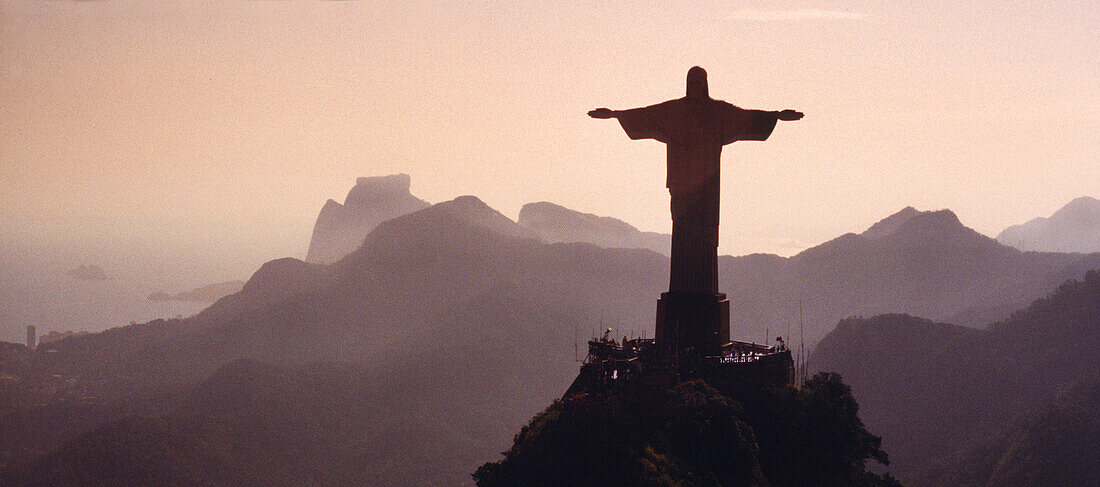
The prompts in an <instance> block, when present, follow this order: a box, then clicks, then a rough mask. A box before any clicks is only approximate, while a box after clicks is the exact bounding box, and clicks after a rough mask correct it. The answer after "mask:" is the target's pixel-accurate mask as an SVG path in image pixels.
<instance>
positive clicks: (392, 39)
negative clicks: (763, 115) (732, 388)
mask: <svg viewBox="0 0 1100 487" xmlns="http://www.w3.org/2000/svg"><path fill="white" fill-rule="evenodd" d="M527 3H528V2H433V3H416V2H384V1H378V2H349V1H345V2H269V1H257V2H232V1H218V2H211V3H192V2H148V3H135V4H131V3H115V2H52V1H34V2H2V3H0V195H2V197H0V220H2V221H3V223H2V230H0V236H2V237H3V238H5V239H14V240H15V241H20V242H26V241H33V242H38V243H44V244H48V245H53V246H57V247H59V248H66V247H71V248H72V249H73V251H74V252H86V253H87V252H91V253H92V255H94V251H92V250H89V249H96V248H103V249H106V248H139V247H142V248H144V247H154V248H156V247H165V248H167V249H170V250H171V251H173V252H177V253H179V254H181V255H183V254H191V255H192V258H193V261H192V262H191V263H190V265H196V266H201V265H211V264H210V262H212V261H218V262H222V261H232V262H233V265H232V266H229V267H226V265H223V264H218V265H220V266H221V267H219V269H220V270H219V271H218V272H221V273H222V274H233V273H237V272H240V273H244V274H243V275H236V276H232V275H226V276H224V277H226V278H231V277H241V278H243V277H247V274H246V273H247V272H251V270H254V269H255V268H256V266H258V265H259V263H261V262H263V261H265V260H269V259H271V258H275V257H281V256H288V255H289V256H295V257H304V255H305V251H306V248H307V246H308V242H309V236H310V232H311V229H312V225H313V221H314V218H315V217H316V214H317V212H318V211H319V209H320V208H321V205H322V204H323V203H324V201H325V200H326V199H329V198H333V199H337V200H341V201H342V199H343V197H344V195H345V194H346V193H347V190H348V189H349V188H350V187H351V185H353V184H354V180H355V178H356V177H357V176H371V175H384V174H391V173H395V172H405V173H409V174H410V175H412V181H413V186H412V190H413V193H414V194H415V195H417V196H419V197H421V198H424V199H427V200H429V201H432V202H439V201H444V200H448V199H451V198H453V197H455V196H459V195H464V194H473V195H476V196H478V197H480V198H481V199H483V200H485V201H486V202H487V203H488V204H489V205H490V206H492V207H494V208H497V209H498V210H500V211H501V212H503V213H504V214H505V215H508V216H509V217H511V218H515V217H516V215H517V214H518V211H519V208H520V206H522V205H523V204H524V203H527V202H531V201H539V200H548V201H553V202H556V203H560V204H563V205H565V206H568V207H571V208H575V209H578V210H582V211H586V212H592V213H597V214H601V215H608V216H615V217H618V218H621V219H623V220H626V221H628V222H629V223H632V224H634V225H636V226H638V227H640V228H642V229H644V230H657V231H668V230H669V228H670V227H671V223H670V220H669V212H668V195H667V192H666V190H665V188H664V150H663V146H661V145H660V144H659V143H657V142H654V141H631V140H629V139H628V138H627V137H626V135H625V134H624V133H623V132H622V129H621V128H619V127H618V124H617V123H615V122H614V121H608V120H593V119H589V118H588V117H587V116H585V112H586V111H588V110H589V109H592V108H596V107H601V106H607V107H611V108H630V107H635V106H642V105H648V104H652V103H656V102H660V101H664V100H666V99H670V98H676V97H680V96H682V95H683V90H684V76H685V74H686V72H687V70H688V68H690V67H691V66H693V65H700V66H703V67H704V68H706V69H707V71H708V72H709V79H710V92H711V95H712V96H713V97H715V98H721V99H724V100H727V101H729V102H731V103H733V104H735V105H739V106H742V107H745V108H763V109H783V108H795V109H799V110H801V111H803V112H805V113H806V118H805V119H803V120H802V121H799V122H786V123H783V122H781V125H780V126H779V127H777V129H776V131H775V133H774V134H773V135H772V137H771V138H770V139H769V140H768V141H767V142H763V143H760V142H744V143H736V144H733V145H731V146H728V147H726V149H725V151H724V154H723V164H724V170H723V172H722V175H723V180H722V185H723V197H722V211H723V213H722V234H721V251H722V252H723V253H730V254H735V255H736V254H744V253H750V252H775V253H780V254H783V255H789V254H791V253H793V252H796V251H797V250H800V249H801V248H804V247H806V246H810V245H815V244H818V243H820V242H822V241H824V240H827V239H830V238H833V237H835V236H838V235H840V234H842V233H844V232H849V231H860V230H862V229H863V228H865V227H866V226H868V225H870V224H871V223H873V222H874V221H876V220H878V219H881V218H883V217H885V216H887V215H888V214H890V213H893V212H894V211H897V210H899V209H901V208H902V207H904V206H907V205H912V206H915V207H917V208H918V209H940V208H950V209H952V210H954V211H955V212H956V213H957V214H958V215H959V217H960V218H961V219H962V221H963V222H964V223H966V224H968V225H970V226H972V227H974V228H975V229H977V230H979V231H981V232H983V233H985V234H987V235H991V236H992V235H996V234H997V233H998V232H999V231H1000V230H1001V229H1003V228H1004V227H1005V226H1007V225H1010V224H1015V223H1021V222H1023V221H1026V220H1028V219H1030V218H1032V217H1035V216H1045V215H1049V214H1050V213H1052V212H1053V211H1055V210H1056V209H1057V208H1059V207H1060V206H1062V205H1063V204H1065V203H1066V202H1068V201H1069V200H1070V199H1073V198H1075V197H1078V196H1082V195H1091V196H1097V197H1100V151H1098V145H1097V139H1098V137H1097V135H1098V134H1100V81H1098V80H1100V56H1097V53H1098V52H1100V36H1098V35H1097V33H1098V32H1100V2H1046V1H1034V2H1008V1H1005V2H986V1H978V2H959V1H942V2H941V1H929V2H760V3H747V2H679V1H677V2H667V3H656V2H653V3H650V2H546V3H543V4H541V5H538V6H531V5H523V6H516V5H517V4H521V5H522V4H527ZM531 3H533V2H531Z"/></svg>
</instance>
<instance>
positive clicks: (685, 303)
mask: <svg viewBox="0 0 1100 487" xmlns="http://www.w3.org/2000/svg"><path fill="white" fill-rule="evenodd" d="M654 338H656V339H657V344H658V345H659V346H661V347H662V348H664V350H665V352H666V353H668V354H684V353H689V354H696V355H703V356H706V355H718V354H719V352H720V350H721V347H722V345H725V344H726V343H727V342H729V339H730V302H729V300H728V299H726V295H725V294H721V293H715V294H688V293H673V292H668V293H661V299H660V300H658V301H657V334H656V336H655V337H654Z"/></svg>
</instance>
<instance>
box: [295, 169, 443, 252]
mask: <svg viewBox="0 0 1100 487" xmlns="http://www.w3.org/2000/svg"><path fill="white" fill-rule="evenodd" d="M409 184H410V178H409V175H408V174H395V175H392V176H382V177H371V178H359V179H357V180H356V181H355V187H353V188H351V191H349V192H348V196H347V198H345V199H344V204H340V203H337V202H336V201H333V200H328V201H327V202H325V205H324V206H323V207H322V208H321V213H320V214H319V215H317V222H316V223H315V224H314V225H313V237H312V238H311V239H310V241H309V252H308V253H307V254H306V262H310V263H314V264H331V263H333V262H336V261H338V260H340V259H342V258H344V256H346V255H348V254H350V253H351V252H352V251H353V250H355V249H357V248H359V246H360V245H362V243H363V238H364V237H366V236H367V234H368V233H370V231H371V230H374V227H376V226H378V224H379V223H382V222H384V221H386V220H389V219H391V218H395V217H399V216H401V215H405V214H408V213H412V212H414V211H417V210H420V209H423V208H427V207H428V206H429V204H428V202H427V201H424V200H422V199H420V198H417V197H415V196H413V195H412V194H411V193H409Z"/></svg>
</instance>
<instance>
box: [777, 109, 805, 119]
mask: <svg viewBox="0 0 1100 487" xmlns="http://www.w3.org/2000/svg"><path fill="white" fill-rule="evenodd" d="M801 118H802V112H796V111H794V110H783V111H781V112H779V119H780V120H784V121H787V122H793V121H795V120H799V119H801Z"/></svg>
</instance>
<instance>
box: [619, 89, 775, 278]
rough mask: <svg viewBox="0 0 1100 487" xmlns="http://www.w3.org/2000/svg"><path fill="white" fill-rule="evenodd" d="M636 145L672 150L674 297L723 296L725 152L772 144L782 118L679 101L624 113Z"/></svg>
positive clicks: (621, 116) (621, 117) (622, 117)
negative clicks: (736, 146) (742, 145)
mask: <svg viewBox="0 0 1100 487" xmlns="http://www.w3.org/2000/svg"><path fill="white" fill-rule="evenodd" d="M617 118H618V119H619V123H620V124H621V125H622V127H623V130H625V131H626V134H627V135H628V136H630V138H631V139H655V140H657V141H660V142H663V143H664V144H665V145H666V146H667V150H668V177H667V180H666V186H667V187H668V191H669V193H670V195H671V196H672V267H671V275H670V279H669V292H673V293H691V294H714V293H717V292H718V199H719V191H718V189H719V188H718V183H719V172H720V171H719V166H720V164H719V159H720V158H721V156H722V146H724V145H726V144H730V143H733V142H736V141H739V140H766V139H767V138H768V136H769V135H771V133H772V130H774V129H775V123H776V121H777V120H778V113H777V112H769V111H763V110H744V109H741V108H738V107H735V106H733V105H731V104H729V103H726V102H724V101H721V100H714V99H711V98H702V99H701V98H688V97H684V98H679V99H676V100H669V101H666V102H664V103H659V104H657V105H652V106H648V107H643V108H634V109H631V110H623V111H620V112H619V113H618V114H617Z"/></svg>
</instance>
